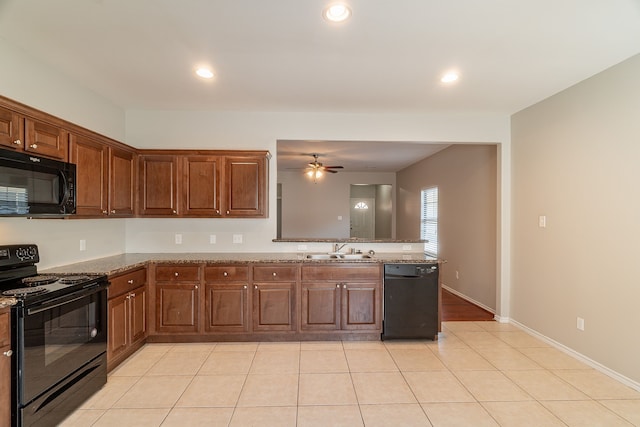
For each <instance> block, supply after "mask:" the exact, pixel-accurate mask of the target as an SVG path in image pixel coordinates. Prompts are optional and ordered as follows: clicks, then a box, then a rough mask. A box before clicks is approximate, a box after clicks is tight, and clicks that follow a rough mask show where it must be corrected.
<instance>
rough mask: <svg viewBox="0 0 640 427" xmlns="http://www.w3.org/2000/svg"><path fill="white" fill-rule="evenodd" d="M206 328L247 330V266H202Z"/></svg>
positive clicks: (232, 330) (212, 330) (226, 330)
mask: <svg viewBox="0 0 640 427" xmlns="http://www.w3.org/2000/svg"><path fill="white" fill-rule="evenodd" d="M204 275H205V330H206V331H207V332H243V333H245V332H249V326H250V323H249V282H248V280H249V267H248V266H247V265H222V266H211V267H205V273H204Z"/></svg>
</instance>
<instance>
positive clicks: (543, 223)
mask: <svg viewBox="0 0 640 427" xmlns="http://www.w3.org/2000/svg"><path fill="white" fill-rule="evenodd" d="M538 227H540V228H546V227H547V217H546V215H540V216H539V217H538Z"/></svg>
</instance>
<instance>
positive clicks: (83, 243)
mask: <svg viewBox="0 0 640 427" xmlns="http://www.w3.org/2000/svg"><path fill="white" fill-rule="evenodd" d="M80 250H81V251H86V250H87V241H86V240H85V239H80Z"/></svg>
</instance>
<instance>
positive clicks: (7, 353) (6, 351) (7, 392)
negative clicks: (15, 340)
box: [0, 345, 13, 426]
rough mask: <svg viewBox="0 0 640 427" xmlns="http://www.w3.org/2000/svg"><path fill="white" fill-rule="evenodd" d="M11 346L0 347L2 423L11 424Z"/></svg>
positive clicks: (0, 405)
mask: <svg viewBox="0 0 640 427" xmlns="http://www.w3.org/2000/svg"><path fill="white" fill-rule="evenodd" d="M11 353H12V352H11V346H9V345H8V346H4V347H0V425H3V426H10V425H11V358H12V357H13V355H12V354H11Z"/></svg>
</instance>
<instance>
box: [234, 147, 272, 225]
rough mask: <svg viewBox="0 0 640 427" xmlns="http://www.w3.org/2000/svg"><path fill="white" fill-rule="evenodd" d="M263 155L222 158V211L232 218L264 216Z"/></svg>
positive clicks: (265, 163) (265, 201)
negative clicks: (223, 195)
mask: <svg viewBox="0 0 640 427" xmlns="http://www.w3.org/2000/svg"><path fill="white" fill-rule="evenodd" d="M266 174H267V158H266V157H264V156H263V157H259V156H234V157H227V158H226V159H225V188H226V207H225V214H226V215H228V216H234V217H257V218H266V216H267V197H266V194H267V187H266V181H267V180H266V176H267V175H266Z"/></svg>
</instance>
